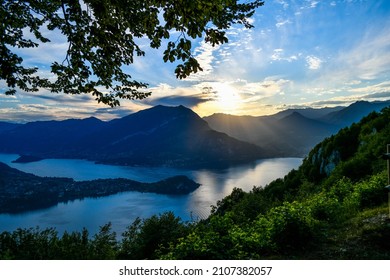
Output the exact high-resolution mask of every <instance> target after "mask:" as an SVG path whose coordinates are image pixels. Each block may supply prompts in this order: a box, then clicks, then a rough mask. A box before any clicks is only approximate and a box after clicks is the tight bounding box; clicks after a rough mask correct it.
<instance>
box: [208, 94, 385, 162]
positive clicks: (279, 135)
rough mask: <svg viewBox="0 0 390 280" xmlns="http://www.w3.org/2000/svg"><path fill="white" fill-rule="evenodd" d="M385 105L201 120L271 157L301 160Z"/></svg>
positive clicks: (362, 104)
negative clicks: (324, 142)
mask: <svg viewBox="0 0 390 280" xmlns="http://www.w3.org/2000/svg"><path fill="white" fill-rule="evenodd" d="M389 105H390V101H385V102H372V103H370V102H356V103H354V104H351V105H350V106H348V107H346V108H344V107H336V108H323V109H312V108H306V109H288V110H286V111H282V112H279V113H277V114H275V115H271V116H261V117H251V116H232V115H226V114H214V115H211V116H209V117H205V118H204V119H205V120H206V121H207V122H208V123H209V125H210V127H211V128H213V129H215V130H217V131H221V132H225V133H227V134H229V135H231V136H233V137H235V138H237V139H240V140H243V141H247V142H249V143H253V144H256V145H258V146H260V147H263V148H265V149H267V150H268V151H269V152H270V153H271V154H272V155H273V156H305V155H306V154H307V153H308V152H309V151H310V149H311V148H313V147H314V145H315V144H317V143H318V142H320V141H322V140H323V139H324V138H326V137H328V136H331V135H332V134H334V133H336V132H337V131H338V130H339V129H341V128H343V127H344V126H347V125H350V124H352V123H353V122H357V121H359V120H360V119H361V118H362V117H364V116H365V115H367V114H369V113H370V112H372V111H380V110H381V109H382V108H384V107H386V106H389ZM308 116H312V118H310V117H308Z"/></svg>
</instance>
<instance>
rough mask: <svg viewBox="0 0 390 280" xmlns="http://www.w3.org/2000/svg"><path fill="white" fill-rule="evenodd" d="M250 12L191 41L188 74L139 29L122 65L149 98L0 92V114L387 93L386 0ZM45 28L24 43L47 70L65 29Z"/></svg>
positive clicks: (13, 116)
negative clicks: (44, 37)
mask: <svg viewBox="0 0 390 280" xmlns="http://www.w3.org/2000/svg"><path fill="white" fill-rule="evenodd" d="M251 20H252V22H253V24H254V25H255V28H253V29H250V30H247V29H244V28H243V27H242V26H233V27H232V28H231V29H230V30H229V31H228V37H229V43H227V44H224V45H221V46H217V47H212V46H210V45H208V44H205V43H204V42H202V41H200V40H199V41H196V43H195V44H193V53H194V55H195V56H196V58H197V59H198V60H199V62H200V63H201V66H202V67H203V69H204V71H203V72H199V73H197V74H193V75H191V76H190V77H189V78H187V79H185V80H177V79H176V78H175V75H174V67H175V64H170V63H164V62H163V60H162V55H163V54H162V53H163V49H160V50H150V49H149V48H148V47H147V41H146V40H145V41H144V40H142V39H141V40H140V41H139V44H140V45H141V46H142V47H143V48H144V50H145V51H146V56H145V57H141V58H138V59H136V60H135V63H134V64H132V65H130V66H128V67H126V70H127V71H128V72H129V73H130V74H132V76H133V78H135V79H138V80H141V81H144V82H147V83H149V90H150V91H152V96H151V97H149V98H147V99H145V100H142V101H132V102H131V101H122V102H121V104H122V106H121V107H119V108H114V109H111V108H109V107H107V106H105V105H101V104H97V103H96V102H95V101H94V99H93V98H92V97H91V96H89V95H78V96H67V95H63V94H53V93H49V92H46V91H44V90H42V91H40V92H38V93H34V94H30V93H18V94H16V95H15V96H12V97H6V96H4V95H3V94H0V120H13V121H19V122H26V121H33V120H46V119H65V118H84V117H89V116H96V117H98V118H101V119H112V118H116V117H120V116H124V115H127V114H130V113H132V112H135V111H138V110H141V109H145V108H148V107H150V106H154V105H158V104H162V105H173V106H176V105H185V106H187V107H190V108H192V109H193V110H194V111H195V112H197V113H198V114H199V115H201V116H206V115H210V114H212V113H217V112H223V113H228V114H236V115H256V116H258V115H268V114H273V113H276V112H278V111H280V110H284V109H287V108H296V107H307V106H311V107H325V106H337V105H349V104H350V103H352V102H355V101H357V100H369V101H373V100H388V99H390V32H389V30H390V1H388V0H382V1H374V0H339V1H338V0H334V1H332V0H330V1H329V0H328V1H320V0H318V1H312V0H300V1H287V0H266V1H265V5H264V6H263V7H260V8H259V9H258V10H257V12H256V14H255V16H254V17H253V18H252V19H251ZM50 36H51V39H52V43H51V44H48V45H45V46H41V47H39V48H37V49H33V50H23V53H22V54H23V55H24V57H25V63H26V65H38V66H41V67H42V68H41V73H42V74H43V75H47V76H49V77H50V73H49V72H48V69H49V67H48V66H49V65H50V62H52V61H53V60H59V61H62V60H61V58H62V57H63V55H64V51H65V50H66V48H67V43H66V41H64V38H61V37H60V36H58V34H52V35H50ZM174 38H175V34H174V33H173V34H172V39H174ZM3 86H4V83H3V82H0V88H1V87H3ZM205 88H207V90H205Z"/></svg>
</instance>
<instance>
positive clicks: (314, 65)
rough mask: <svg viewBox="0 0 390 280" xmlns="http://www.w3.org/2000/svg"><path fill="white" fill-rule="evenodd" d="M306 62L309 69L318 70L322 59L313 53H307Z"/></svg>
mask: <svg viewBox="0 0 390 280" xmlns="http://www.w3.org/2000/svg"><path fill="white" fill-rule="evenodd" d="M306 63H307V66H308V67H309V69H311V70H318V69H320V68H321V65H322V63H323V61H322V60H321V59H320V58H318V57H316V56H314V55H309V56H307V57H306Z"/></svg>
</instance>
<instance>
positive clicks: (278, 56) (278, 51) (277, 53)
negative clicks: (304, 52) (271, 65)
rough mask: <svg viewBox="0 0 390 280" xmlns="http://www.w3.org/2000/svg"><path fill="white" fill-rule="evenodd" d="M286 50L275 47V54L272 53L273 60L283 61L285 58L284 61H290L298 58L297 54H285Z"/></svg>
mask: <svg viewBox="0 0 390 280" xmlns="http://www.w3.org/2000/svg"><path fill="white" fill-rule="evenodd" d="M284 52H285V51H284V49H275V50H274V51H273V54H272V55H271V60H273V61H283V60H284V61H288V62H292V61H295V60H298V56H297V55H290V56H285V54H284Z"/></svg>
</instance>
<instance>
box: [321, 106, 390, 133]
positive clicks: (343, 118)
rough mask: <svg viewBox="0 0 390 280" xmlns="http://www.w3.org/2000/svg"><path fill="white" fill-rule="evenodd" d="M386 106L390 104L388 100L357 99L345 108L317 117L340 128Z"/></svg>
mask: <svg viewBox="0 0 390 280" xmlns="http://www.w3.org/2000/svg"><path fill="white" fill-rule="evenodd" d="M387 106H390V101H377V102H368V101H358V102H355V103H353V104H351V105H350V106H348V107H346V108H343V109H341V110H339V111H335V112H331V113H329V114H327V115H325V116H323V117H321V118H319V119H320V120H321V121H323V122H326V123H329V124H333V125H336V126H338V127H340V128H342V127H346V126H349V125H350V124H352V123H356V122H358V121H360V120H361V119H362V118H363V117H364V116H366V115H368V114H369V113H371V112H374V111H375V112H379V111H380V110H382V109H383V108H385V107H387Z"/></svg>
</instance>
